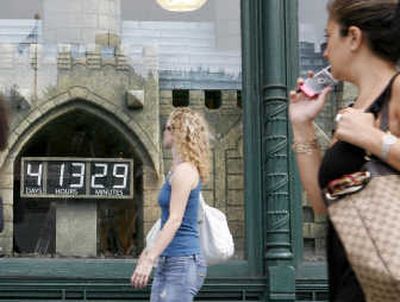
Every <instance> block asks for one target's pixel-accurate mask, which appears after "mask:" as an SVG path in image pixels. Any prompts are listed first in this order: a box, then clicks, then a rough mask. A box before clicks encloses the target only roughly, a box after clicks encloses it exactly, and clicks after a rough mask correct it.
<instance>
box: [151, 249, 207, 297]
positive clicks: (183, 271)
mask: <svg viewBox="0 0 400 302" xmlns="http://www.w3.org/2000/svg"><path fill="white" fill-rule="evenodd" d="M206 274H207V265H206V262H205V260H204V258H203V257H202V256H199V255H191V256H178V257H165V256H160V258H159V260H158V266H157V269H156V271H155V274H154V279H153V284H152V287H151V298H150V301H151V302H178V301H179V302H190V301H193V298H194V296H196V294H197V293H198V292H199V290H200V288H201V286H202V285H203V282H204V279H205V277H206Z"/></svg>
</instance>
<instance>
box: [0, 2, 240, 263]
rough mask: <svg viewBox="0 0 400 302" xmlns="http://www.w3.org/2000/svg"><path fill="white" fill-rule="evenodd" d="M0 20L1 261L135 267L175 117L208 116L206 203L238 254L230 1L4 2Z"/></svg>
mask: <svg viewBox="0 0 400 302" xmlns="http://www.w3.org/2000/svg"><path fill="white" fill-rule="evenodd" d="M3 2H4V3H2V9H1V12H0V24H1V28H2V30H1V33H0V49H1V53H2V56H1V59H0V92H1V95H2V96H3V97H4V99H5V101H6V103H7V105H8V107H9V115H10V128H11V131H10V137H9V144H8V149H7V150H6V151H5V152H3V153H2V154H1V156H0V165H1V167H2V174H1V175H0V177H1V182H0V190H1V195H2V198H3V201H4V205H5V229H4V231H3V233H1V234H0V247H1V248H2V250H3V253H4V254H5V255H6V256H8V257H84V258H87V257H89V258H94V257H95V258H124V257H130V258H131V257H137V256H138V254H139V253H140V251H141V250H142V248H143V247H144V245H145V235H146V232H147V231H148V230H149V229H150V227H151V226H152V224H153V223H154V222H155V220H156V219H157V218H158V217H159V215H160V212H159V208H158V205H157V195H158V189H159V186H160V185H161V182H162V181H163V178H164V177H163V175H165V174H166V172H167V171H168V170H169V167H170V164H171V154H170V153H168V152H166V151H165V150H163V149H162V140H161V134H162V131H161V129H162V127H163V125H164V123H165V122H166V119H167V117H168V114H169V113H170V112H171V111H172V110H173V109H174V108H176V107H179V106H189V107H191V108H193V109H195V110H198V111H200V112H202V113H203V114H204V115H205V117H206V119H207V120H208V122H209V124H210V126H211V130H212V134H213V138H212V151H213V152H212V175H211V178H210V181H209V183H207V185H206V186H205V187H204V189H203V194H204V196H205V199H206V201H207V202H208V203H209V204H210V205H212V206H215V207H217V208H219V209H221V210H222V211H223V212H225V213H226V214H227V217H228V221H229V225H230V228H231V231H232V234H233V235H234V240H235V247H236V254H235V259H243V258H244V249H245V246H244V243H245V235H244V230H245V226H244V223H245V222H244V183H243V173H244V170H243V165H244V162H243V124H242V102H245V100H244V101H242V99H241V89H242V80H241V78H242V70H241V42H240V1H239V0H208V1H202V2H204V3H203V4H202V6H201V7H200V8H197V9H195V10H193V11H190V12H174V11H170V10H166V9H165V8H163V7H162V6H161V5H160V4H159V3H158V1H156V0H147V1H142V0H90V1H89V0H88V1H81V0H69V1H64V0H13V1H11V0H9V1H3Z"/></svg>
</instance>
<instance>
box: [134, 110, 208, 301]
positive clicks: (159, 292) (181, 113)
mask: <svg viewBox="0 0 400 302" xmlns="http://www.w3.org/2000/svg"><path fill="white" fill-rule="evenodd" d="M208 138H209V133H208V127H207V124H206V122H205V120H204V118H203V117H202V116H201V115H200V114H198V113H197V112H194V111H193V110H191V109H189V108H178V109H176V110H174V111H173V112H172V113H171V114H170V116H169V118H168V121H167V123H166V125H165V128H164V138H163V145H164V148H166V149H171V151H172V157H173V162H172V167H171V170H170V172H169V173H168V176H167V179H166V181H165V183H164V184H163V186H162V188H161V190H160V193H159V197H158V203H159V205H160V207H161V230H160V233H159V235H158V238H157V240H156V241H155V243H154V245H153V246H152V247H151V248H149V249H145V250H144V251H143V252H142V254H141V256H140V258H139V262H138V265H137V267H136V269H135V271H134V273H133V275H132V277H131V283H132V285H133V286H134V287H138V288H142V287H144V286H146V284H147V282H148V279H149V276H150V273H151V270H152V267H153V265H154V263H155V261H156V259H157V258H159V259H158V265H157V269H156V272H155V274H154V280H153V284H152V289H151V300H150V301H152V302H161V301H163V302H168V301H171V302H172V301H180V302H186V301H193V298H194V296H195V295H196V294H197V293H198V291H199V290H200V288H201V286H202V285H203V282H204V279H205V276H206V271H207V267H206V263H205V260H204V258H203V256H202V254H201V249H200V241H199V231H198V223H197V213H198V207H199V198H200V191H201V188H202V184H203V183H204V182H206V180H207V177H208V173H209V169H210V168H209V165H210V164H209V153H210V152H209V141H208Z"/></svg>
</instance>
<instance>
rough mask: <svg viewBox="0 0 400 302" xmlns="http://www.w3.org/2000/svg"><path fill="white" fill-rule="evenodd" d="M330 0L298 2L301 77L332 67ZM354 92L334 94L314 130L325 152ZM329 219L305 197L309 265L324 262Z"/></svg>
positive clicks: (343, 86)
mask: <svg viewBox="0 0 400 302" xmlns="http://www.w3.org/2000/svg"><path fill="white" fill-rule="evenodd" d="M327 3H328V0H300V1H299V22H300V24H299V51H300V53H299V58H300V73H301V76H303V77H306V76H307V71H309V70H312V71H318V70H320V69H322V68H324V67H326V66H328V65H329V63H328V62H327V61H326V60H325V59H324V58H323V55H322V54H323V51H324V48H325V46H326V39H325V37H324V34H325V26H326V21H327V11H326V5H327ZM354 96H355V89H354V87H353V86H351V85H350V84H347V83H339V84H338V85H337V86H335V89H334V90H333V92H332V93H331V95H330V97H329V100H328V101H327V102H326V105H325V107H324V109H323V111H322V112H321V113H320V115H319V116H318V118H317V120H316V122H315V123H314V126H315V128H316V130H317V136H318V140H319V142H320V144H321V146H322V149H323V150H325V149H326V148H327V147H328V146H329V144H330V140H331V137H332V132H333V130H334V127H335V123H334V117H335V115H336V113H337V111H338V110H339V109H340V108H343V107H345V106H347V105H348V104H349V103H351V102H352V100H353V99H354ZM326 226H327V222H326V217H325V216H318V215H315V214H314V212H313V210H312V208H311V205H310V203H309V202H308V200H307V197H306V195H305V193H304V194H303V245H304V258H305V260H308V261H319V260H323V259H325V254H326V253H325V249H326V240H325V237H326Z"/></svg>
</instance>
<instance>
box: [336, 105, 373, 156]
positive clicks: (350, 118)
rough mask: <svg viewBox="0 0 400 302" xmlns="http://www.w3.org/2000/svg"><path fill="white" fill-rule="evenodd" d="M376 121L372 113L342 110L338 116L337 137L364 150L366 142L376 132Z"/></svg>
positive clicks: (350, 109)
mask: <svg viewBox="0 0 400 302" xmlns="http://www.w3.org/2000/svg"><path fill="white" fill-rule="evenodd" d="M375 130H376V127H375V119H374V115H373V114H372V113H366V112H364V111H363V110H359V109H354V108H351V107H348V108H345V109H343V110H341V111H340V112H339V113H338V115H337V116H336V131H335V137H336V138H337V139H339V140H342V141H345V142H348V143H350V144H353V145H356V146H358V147H361V148H364V147H365V146H364V142H365V141H367V139H368V136H370V134H371V133H372V132H371V131H375Z"/></svg>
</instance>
